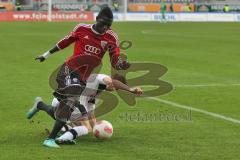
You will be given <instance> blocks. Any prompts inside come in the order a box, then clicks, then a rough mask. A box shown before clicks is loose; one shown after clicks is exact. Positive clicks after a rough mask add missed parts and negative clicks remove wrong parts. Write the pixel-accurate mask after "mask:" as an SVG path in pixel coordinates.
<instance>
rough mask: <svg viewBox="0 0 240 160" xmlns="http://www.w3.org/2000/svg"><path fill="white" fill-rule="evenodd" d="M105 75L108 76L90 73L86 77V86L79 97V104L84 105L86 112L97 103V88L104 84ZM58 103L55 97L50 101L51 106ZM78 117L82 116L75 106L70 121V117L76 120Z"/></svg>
mask: <svg viewBox="0 0 240 160" xmlns="http://www.w3.org/2000/svg"><path fill="white" fill-rule="evenodd" d="M106 77H109V76H108V75H105V74H91V75H90V76H89V78H88V79H87V83H86V88H85V89H84V90H83V92H82V94H81V96H80V98H79V101H80V104H82V105H83V106H84V107H85V109H86V112H87V113H89V112H93V111H94V110H95V106H96V105H95V104H96V103H97V98H98V97H99V90H98V89H99V86H101V85H105V86H106V84H105V83H104V78H106ZM59 103H60V102H59V101H58V100H57V98H54V99H53V101H52V106H53V107H57V106H58V105H59ZM80 117H82V114H81V112H80V111H79V109H78V108H76V107H75V108H74V111H73V112H72V115H71V118H70V121H71V119H74V120H76V119H79V118H80Z"/></svg>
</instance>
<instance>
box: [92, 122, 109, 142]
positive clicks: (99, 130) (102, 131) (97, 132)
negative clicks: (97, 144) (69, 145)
mask: <svg viewBox="0 0 240 160" xmlns="http://www.w3.org/2000/svg"><path fill="white" fill-rule="evenodd" d="M93 134H94V136H95V137H96V138H98V139H109V138H110V137H111V136H112V134H113V127H112V124H111V123H110V122H108V121H106V120H101V121H97V122H96V124H95V126H94V127H93Z"/></svg>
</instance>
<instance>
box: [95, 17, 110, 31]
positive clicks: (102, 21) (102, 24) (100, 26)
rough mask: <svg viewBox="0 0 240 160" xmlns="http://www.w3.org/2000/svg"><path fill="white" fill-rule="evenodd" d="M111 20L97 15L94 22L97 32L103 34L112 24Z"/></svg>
mask: <svg viewBox="0 0 240 160" xmlns="http://www.w3.org/2000/svg"><path fill="white" fill-rule="evenodd" d="M112 22H113V20H112V19H110V18H107V17H104V16H102V17H98V18H97V23H96V30H97V32H99V33H101V34H103V33H105V32H106V31H107V30H108V29H109V28H110V27H111V25H112Z"/></svg>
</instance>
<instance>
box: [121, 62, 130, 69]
mask: <svg viewBox="0 0 240 160" xmlns="http://www.w3.org/2000/svg"><path fill="white" fill-rule="evenodd" d="M130 66H131V64H130V63H129V62H128V61H122V63H121V64H119V69H121V70H127V69H128V68H129V67H130Z"/></svg>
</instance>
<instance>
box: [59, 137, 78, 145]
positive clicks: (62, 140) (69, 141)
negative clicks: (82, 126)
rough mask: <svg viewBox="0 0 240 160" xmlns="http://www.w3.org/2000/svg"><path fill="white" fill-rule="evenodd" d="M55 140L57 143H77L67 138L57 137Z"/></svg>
mask: <svg viewBox="0 0 240 160" xmlns="http://www.w3.org/2000/svg"><path fill="white" fill-rule="evenodd" d="M55 141H56V143H57V144H76V141H75V140H67V139H60V138H57V139H56V140H55Z"/></svg>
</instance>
